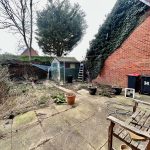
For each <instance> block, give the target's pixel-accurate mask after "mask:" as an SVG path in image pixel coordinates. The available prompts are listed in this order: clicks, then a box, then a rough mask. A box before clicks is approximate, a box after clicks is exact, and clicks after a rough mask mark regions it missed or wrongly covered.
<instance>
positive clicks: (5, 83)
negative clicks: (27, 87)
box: [0, 66, 9, 104]
mask: <svg viewBox="0 0 150 150" xmlns="http://www.w3.org/2000/svg"><path fill="white" fill-rule="evenodd" d="M8 76H9V73H8V69H7V68H5V67H2V66H0V104H2V103H3V102H4V100H5V99H6V98H7V96H8V94H9V78H8Z"/></svg>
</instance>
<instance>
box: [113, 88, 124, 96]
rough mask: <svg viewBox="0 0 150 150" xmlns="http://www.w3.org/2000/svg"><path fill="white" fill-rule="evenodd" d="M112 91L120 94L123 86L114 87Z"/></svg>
mask: <svg viewBox="0 0 150 150" xmlns="http://www.w3.org/2000/svg"><path fill="white" fill-rule="evenodd" d="M112 92H113V93H114V94H115V95H120V94H121V92H122V88H119V87H112Z"/></svg>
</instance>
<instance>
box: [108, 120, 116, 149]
mask: <svg viewBox="0 0 150 150" xmlns="http://www.w3.org/2000/svg"><path fill="white" fill-rule="evenodd" d="M114 126H115V124H114V123H113V122H111V123H110V126H109V129H108V150H112V144H113V128H114Z"/></svg>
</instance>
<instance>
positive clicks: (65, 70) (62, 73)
mask: <svg viewBox="0 0 150 150" xmlns="http://www.w3.org/2000/svg"><path fill="white" fill-rule="evenodd" d="M79 67H80V62H79V61H78V60H76V58H74V57H56V58H54V59H53V61H52V63H51V76H52V80H54V81H57V82H60V81H64V82H65V81H66V79H67V77H68V76H70V75H71V76H73V79H75V80H76V79H77V78H78V73H79Z"/></svg>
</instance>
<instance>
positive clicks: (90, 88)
mask: <svg viewBox="0 0 150 150" xmlns="http://www.w3.org/2000/svg"><path fill="white" fill-rule="evenodd" d="M88 89H89V93H90V94H91V95H95V94H96V91H97V87H93V86H89V87H88Z"/></svg>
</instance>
